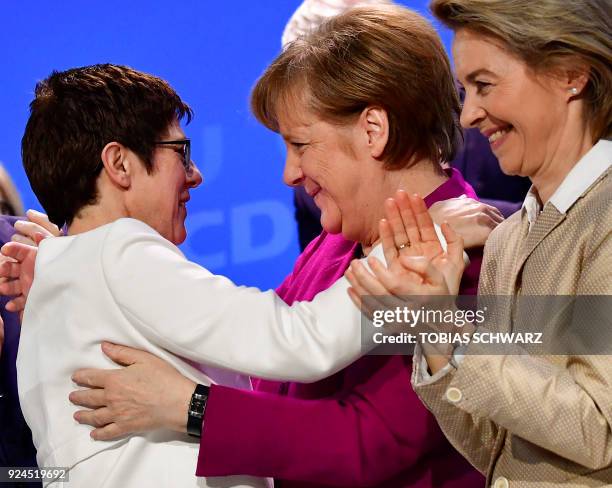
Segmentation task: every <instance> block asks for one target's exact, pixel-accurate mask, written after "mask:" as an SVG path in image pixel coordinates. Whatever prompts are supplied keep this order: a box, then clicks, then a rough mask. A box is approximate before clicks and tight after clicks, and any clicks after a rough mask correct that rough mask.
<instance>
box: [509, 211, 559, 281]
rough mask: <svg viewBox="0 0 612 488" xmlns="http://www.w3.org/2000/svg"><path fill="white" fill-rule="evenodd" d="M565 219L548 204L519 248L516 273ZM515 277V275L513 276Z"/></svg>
mask: <svg viewBox="0 0 612 488" xmlns="http://www.w3.org/2000/svg"><path fill="white" fill-rule="evenodd" d="M564 219H565V214H563V213H561V212H559V210H557V209H556V208H555V206H554V205H552V204H550V203H548V204H546V205H545V206H544V210H542V213H540V215H538V218H537V219H536V221H535V222H534V224H533V226H532V228H531V230H530V231H529V233H528V234H527V239H525V241H524V244H523V246H522V248H521V252H520V255H519V261H518V263H517V267H516V273H518V272H520V270H521V269H522V267H523V265H524V264H525V261H526V260H527V258H528V257H529V256H530V255H531V253H532V252H533V251H534V249H535V248H536V247H538V245H539V244H540V242H542V241H543V240H544V238H545V237H546V236H547V235H548V234H550V233H551V232H552V231H553V229H554V228H555V227H557V226H558V225H559V224H560V223H561V222H563V220H564ZM515 276H516V274H515Z"/></svg>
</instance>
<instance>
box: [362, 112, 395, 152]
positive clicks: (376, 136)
mask: <svg viewBox="0 0 612 488" xmlns="http://www.w3.org/2000/svg"><path fill="white" fill-rule="evenodd" d="M359 118H360V125H361V126H362V127H363V129H364V130H365V133H366V136H367V144H368V148H369V149H370V155H371V156H372V157H373V158H376V159H378V158H380V157H381V156H382V154H383V152H384V150H385V147H387V142H388V140H389V119H388V118H387V111H386V110H385V109H384V108H381V107H366V108H365V109H364V110H363V112H362V113H361V116H360V117H359Z"/></svg>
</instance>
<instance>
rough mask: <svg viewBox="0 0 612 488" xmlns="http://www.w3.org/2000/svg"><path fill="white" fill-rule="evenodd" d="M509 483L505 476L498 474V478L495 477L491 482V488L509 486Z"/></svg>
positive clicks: (505, 487)
mask: <svg viewBox="0 0 612 488" xmlns="http://www.w3.org/2000/svg"><path fill="white" fill-rule="evenodd" d="M509 486H510V483H508V480H507V479H506V478H504V477H503V476H500V477H499V478H497V479H496V480H495V483H493V488H509Z"/></svg>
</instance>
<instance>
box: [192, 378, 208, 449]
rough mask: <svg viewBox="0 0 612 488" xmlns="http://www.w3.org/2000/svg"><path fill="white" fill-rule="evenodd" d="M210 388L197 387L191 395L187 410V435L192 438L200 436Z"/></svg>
mask: <svg viewBox="0 0 612 488" xmlns="http://www.w3.org/2000/svg"><path fill="white" fill-rule="evenodd" d="M209 392H210V388H209V387H208V386H204V385H197V386H196V387H195V390H194V392H193V395H191V401H190V402H189V410H187V433H188V434H189V435H191V436H193V437H200V436H201V435H202V421H203V420H204V411H205V410H206V402H207V401H208V394H209Z"/></svg>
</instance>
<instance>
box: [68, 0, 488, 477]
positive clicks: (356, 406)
mask: <svg viewBox="0 0 612 488" xmlns="http://www.w3.org/2000/svg"><path fill="white" fill-rule="evenodd" d="M252 107H253V111H254V113H255V115H256V116H257V118H258V119H259V120H260V121H261V122H262V123H263V124H264V125H266V126H267V127H268V128H270V129H272V130H274V131H276V132H279V133H280V134H281V135H282V136H283V139H284V140H285V143H286V145H287V161H286V165H285V171H284V180H285V183H287V184H289V185H291V186H303V187H304V188H305V189H306V191H307V192H308V193H309V194H310V195H311V196H313V197H314V200H315V202H316V204H317V206H318V207H319V208H320V209H321V223H322V226H323V228H324V232H323V233H322V234H321V236H320V237H319V238H317V239H316V240H315V241H314V242H313V243H312V244H311V245H310V246H309V247H308V248H307V249H306V250H305V252H304V253H303V254H302V256H301V257H300V258H299V259H298V261H297V263H296V266H295V268H294V270H293V273H292V274H291V275H290V276H289V277H288V278H287V279H286V280H285V282H284V283H283V284H282V285H281V286H280V287H279V288H278V289H277V293H278V294H279V295H280V296H281V297H282V298H283V299H284V300H285V301H286V302H288V303H292V302H294V301H297V300H310V299H312V298H313V297H314V296H315V295H317V294H318V293H319V292H321V291H323V290H325V289H327V288H328V287H329V286H331V285H332V284H333V283H334V282H335V281H336V280H337V279H338V278H340V277H341V276H342V275H343V273H344V271H345V270H346V268H347V266H348V264H349V263H350V261H351V260H352V259H353V258H354V257H355V256H360V255H362V254H368V253H369V252H370V250H371V248H372V247H373V246H374V245H375V243H376V242H377V240H378V221H379V219H380V218H381V216H382V215H383V208H384V202H385V200H386V199H387V198H388V197H390V196H392V195H393V194H394V193H395V191H396V190H397V189H399V188H403V189H405V190H406V191H410V192H417V193H418V194H420V195H421V196H423V197H424V198H425V199H426V201H427V203H428V204H432V203H434V202H436V201H439V200H444V199H447V198H453V197H459V196H460V195H467V196H471V197H475V195H474V193H473V190H472V189H471V187H470V186H469V185H468V184H467V183H465V181H464V180H463V178H462V177H461V175H460V174H459V173H458V172H457V171H455V170H446V171H445V170H443V169H442V166H441V164H442V163H443V162H445V161H447V160H449V159H451V158H452V156H453V153H454V152H455V149H456V140H457V138H456V134H457V130H458V126H457V116H458V113H459V104H458V97H457V93H456V90H455V84H454V80H453V77H452V74H451V70H450V64H449V62H448V59H447V57H446V54H445V51H444V48H443V46H442V44H441V42H440V40H439V38H438V36H437V34H436V32H435V30H434V29H433V27H432V26H431V25H430V24H429V23H428V22H427V21H426V20H425V19H424V18H422V17H421V16H420V15H418V14H416V13H414V12H412V11H410V10H407V9H405V8H402V7H398V6H385V7H378V8H373V7H372V8H358V9H354V10H350V11H348V12H347V13H345V14H343V15H340V16H338V17H336V18H334V19H332V20H330V21H329V22H327V23H325V24H324V25H323V26H321V28H320V29H318V30H316V31H315V32H313V33H312V34H311V35H309V36H307V37H304V38H301V39H298V40H297V41H296V42H294V43H292V44H290V45H289V46H288V47H287V48H286V49H285V50H284V51H283V52H282V53H281V54H280V55H279V56H278V58H277V59H276V60H275V61H274V62H273V63H272V64H271V65H270V66H269V67H268V69H267V70H266V71H265V73H264V74H263V76H262V77H261V78H260V80H259V81H258V82H257V85H256V86H255V89H254V90H253V96H252ZM470 258H471V264H470V266H469V267H468V272H467V273H466V275H465V277H464V280H463V283H462V291H463V292H464V293H468V294H469V293H475V291H476V286H477V280H478V273H479V263H480V256H479V250H475V251H474V252H472V253H471V256H470ZM331 312H332V310H330V313H331ZM105 352H106V353H107V354H108V355H109V356H110V357H111V358H113V359H115V360H116V361H118V362H120V363H122V364H126V365H127V364H131V366H128V367H127V368H125V369H123V370H121V371H94V370H87V371H79V372H77V373H76V374H75V376H74V378H75V379H76V381H78V382H81V383H82V384H84V385H86V386H90V387H97V388H98V389H96V390H85V391H79V392H74V393H73V394H72V395H71V400H72V401H73V402H75V403H77V404H80V405H83V406H86V407H89V408H94V407H103V408H102V409H101V410H98V411H96V410H94V411H80V412H78V413H77V415H76V418H77V420H78V421H79V422H82V423H87V424H91V425H94V426H95V427H98V428H97V429H96V430H95V431H93V434H92V435H93V436H94V437H95V438H96V439H108V438H110V437H116V436H119V435H125V434H126V433H130V432H135V431H149V430H152V429H158V428H166V429H168V428H177V426H179V427H178V428H179V429H182V430H184V428H185V419H186V417H187V412H186V410H187V405H188V404H189V398H188V397H187V398H182V396H181V395H182V394H183V393H182V391H183V390H182V389H181V388H175V387H174V385H183V384H184V382H185V379H184V378H182V377H181V376H180V375H179V374H178V373H177V372H176V371H175V370H174V369H172V368H171V367H169V366H168V365H166V364H165V363H164V362H163V361H161V360H159V359H156V358H152V357H151V356H149V355H147V354H146V353H143V352H140V351H135V350H132V349H128V348H123V347H120V346H115V347H113V346H110V347H108V346H105ZM253 354H258V352H257V351H256V350H254V351H253ZM410 375H411V366H410V360H409V358H408V357H405V356H397V355H387V356H384V355H372V356H367V357H364V358H362V359H360V360H358V361H357V362H355V363H353V364H352V365H350V366H349V367H347V368H345V369H344V370H342V371H340V372H339V373H337V374H335V375H333V376H332V377H330V378H327V379H325V380H322V381H319V382H317V383H313V384H302V383H278V382H270V381H256V384H255V391H246V390H237V389H233V388H227V387H223V386H218V385H213V386H212V387H211V388H210V391H209V392H208V395H207V403H206V406H205V411H204V417H203V427H202V432H201V434H202V437H201V442H200V457H199V463H198V468H197V474H198V475H200V476H224V475H232V474H238V473H241V474H247V473H250V474H252V475H255V476H270V477H274V478H276V479H277V481H280V482H281V484H282V486H294V487H297V486H304V485H305V484H308V486H330V485H333V486H351V487H353V486H381V487H382V486H393V487H400V486H405V487H409V486H410V487H423V488H425V487H432V486H436V487H448V488H451V487H466V488H467V487H470V488H471V487H475V486H479V485H482V483H483V479H482V477H481V475H480V474H479V473H477V472H476V471H475V470H474V469H473V468H472V467H471V466H470V465H469V464H468V463H467V462H466V461H465V460H463V459H461V457H460V456H459V455H458V454H457V453H456V452H455V451H454V450H453V448H452V447H451V446H450V444H448V443H447V442H446V441H445V440H444V439H443V438H442V436H441V433H440V431H439V429H438V428H437V426H436V424H435V422H434V421H433V418H432V417H431V416H430V415H429V413H428V412H427V410H426V409H425V408H424V407H423V406H422V405H421V404H420V403H419V402H418V399H417V398H416V396H415V395H414V393H413V392H412V390H411V387H410ZM159 385H164V386H163V391H160V389H159ZM193 386H195V385H193ZM193 386H192V387H191V391H192V390H193ZM99 388H104V390H103V394H102V395H101V390H100V389H99ZM186 390H189V388H187V389H186ZM186 390H185V391H186ZM168 402H171V403H168ZM170 405H171V406H170ZM177 405H183V407H182V408H177V407H176V406H177ZM96 412H97V413H96ZM407 416H408V419H407ZM169 418H176V419H177V420H178V422H168V419H169Z"/></svg>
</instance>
